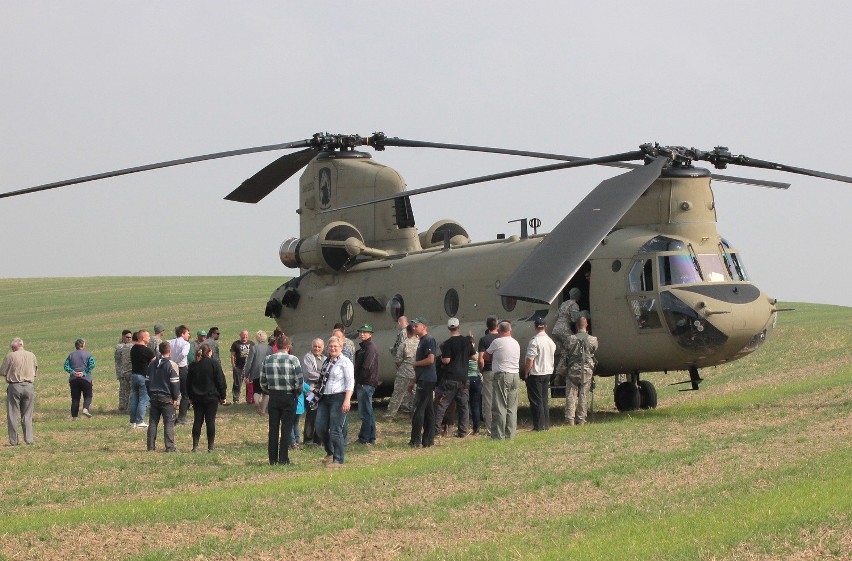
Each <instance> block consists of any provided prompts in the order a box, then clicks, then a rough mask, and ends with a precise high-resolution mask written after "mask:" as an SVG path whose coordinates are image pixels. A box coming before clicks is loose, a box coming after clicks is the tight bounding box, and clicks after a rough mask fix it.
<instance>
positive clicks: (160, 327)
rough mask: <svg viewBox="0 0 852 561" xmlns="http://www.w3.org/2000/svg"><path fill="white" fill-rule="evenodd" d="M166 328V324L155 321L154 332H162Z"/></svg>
mask: <svg viewBox="0 0 852 561" xmlns="http://www.w3.org/2000/svg"><path fill="white" fill-rule="evenodd" d="M165 330H166V326H165V325H163V324H162V323H155V324H154V333H162V332H163V331H165Z"/></svg>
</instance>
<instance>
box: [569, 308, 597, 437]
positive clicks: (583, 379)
mask: <svg viewBox="0 0 852 561" xmlns="http://www.w3.org/2000/svg"><path fill="white" fill-rule="evenodd" d="M588 325H589V322H588V320H587V319H586V318H585V317H584V316H580V318H579V319H577V334H576V335H572V336H571V337H569V338H568V345H567V353H566V356H565V363H566V366H567V371H566V374H567V380H566V383H567V387H566V389H565V392H566V398H565V421H566V422H567V423H568V424H569V425H574V424H577V425H582V424H585V422H586V407H587V403H588V398H589V388H590V387H591V385H592V376H594V374H595V365H596V364H597V362H598V361H597V359H595V353H596V352H597V351H598V339H597V337H593V336H592V335H589V334H588V332H586V328H587V327H588Z"/></svg>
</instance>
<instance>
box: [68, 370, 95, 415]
mask: <svg viewBox="0 0 852 561" xmlns="http://www.w3.org/2000/svg"><path fill="white" fill-rule="evenodd" d="M68 385H69V386H71V416H72V417H75V418H76V417H77V415H79V414H80V395H82V396H83V409H88V408H89V406H90V405H91V404H92V383H91V382H90V381H88V380H86V379H85V378H83V377H80V378H71V380H69V381H68Z"/></svg>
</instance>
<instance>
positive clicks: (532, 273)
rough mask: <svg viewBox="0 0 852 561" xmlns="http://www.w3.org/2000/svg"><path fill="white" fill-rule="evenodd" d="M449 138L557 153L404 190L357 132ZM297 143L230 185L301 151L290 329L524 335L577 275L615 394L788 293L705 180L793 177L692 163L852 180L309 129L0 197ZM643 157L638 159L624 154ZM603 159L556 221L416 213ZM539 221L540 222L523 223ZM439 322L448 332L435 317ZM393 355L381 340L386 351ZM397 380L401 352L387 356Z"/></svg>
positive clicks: (694, 364)
mask: <svg viewBox="0 0 852 561" xmlns="http://www.w3.org/2000/svg"><path fill="white" fill-rule="evenodd" d="M364 146H369V147H372V148H374V149H375V150H377V151H382V150H384V149H385V148H386V147H410V148H439V149H449V150H463V151H474V152H487V153H496V154H507V155H517V156H526V157H534V158H542V159H549V160H560V163H555V164H549V165H543V166H537V167H528V168H523V169H518V170H513V171H509V172H503V173H497V174H492V175H486V176H481V177H475V178H470V179H464V180H459V181H454V182H451V183H444V184H441V185H434V186H430V187H424V188H420V189H415V190H408V189H407V186H406V184H405V181H404V180H403V178H402V176H401V175H400V174H399V173H398V172H397V171H396V170H394V169H392V168H390V167H387V166H384V165H381V164H379V163H377V162H375V161H374V160H373V159H372V157H371V156H370V154H368V153H366V152H363V151H359V150H357V148H360V147H364ZM285 149H300V150H298V151H296V152H293V153H289V154H286V155H284V156H282V157H280V158H278V159H276V160H275V161H274V162H272V163H271V164H269V165H268V166H266V167H265V168H263V169H262V170H260V171H259V172H258V173H256V174H255V175H253V176H252V177H250V178H249V179H247V180H246V181H245V182H243V183H242V184H241V185H240V186H239V187H238V188H236V189H235V190H234V191H232V192H231V193H230V194H228V195H227V196H226V197H225V198H226V199H228V200H232V201H238V202H245V203H257V202H259V201H260V200H262V199H263V198H264V197H266V196H267V195H268V194H270V193H271V192H272V191H273V190H274V189H276V188H277V187H278V186H279V185H281V184H282V183H284V182H285V181H286V180H287V179H288V178H290V177H292V176H293V175H295V174H296V173H297V172H299V171H300V170H301V169H302V168H305V169H304V172H303V173H302V175H301V177H300V180H299V207H298V209H297V210H296V212H297V213H298V214H299V215H300V232H299V237H292V238H289V239H287V240H285V241H284V242H283V243H282V245H281V248H280V251H279V258H280V260H281V262H282V263H283V264H284V265H285V266H286V267H289V268H292V269H298V271H299V273H298V275H297V276H295V277H293V278H291V279H290V280H288V281H287V282H285V283H284V284H282V285H281V286H279V287H278V288H277V289H276V290H275V291H274V292H273V293H272V295H271V297H270V299H269V301H268V302H267V304H266V309H265V315H266V316H267V317H270V318H272V319H274V320H275V321H276V322H277V323H278V325H279V326H281V328H282V329H283V330H284V332H285V333H288V334H289V335H291V336H292V337H293V339H294V341H296V342H297V343H298V342H301V343H302V344H307V342H308V341H310V340H312V339H313V338H315V337H318V336H319V337H324V336H326V335H327V334H328V333H330V332H331V329H332V327H333V326H334V324H336V323H342V324H343V325H344V326H345V327H346V329H347V330H348V331H349V333H348V334H347V335H348V336H353V335H354V332H355V329H357V327H358V326H359V325H361V324H362V323H370V324H373V325H374V326H376V332H375V333H374V337H373V338H374V341H375V342H376V344H377V345H378V346H379V347H380V348H381V347H386V348H389V347H390V346H391V344H392V342H393V340H394V339H395V337H396V335H397V326H396V320H397V319H398V318H399V317H400V316H402V315H404V314H409V315H416V316H425V317H427V318H429V320H431V321H432V323H433V326H440V325H441V324H442V323H445V322H446V320H447V319H448V318H450V317H455V318H458V319H459V320H460V322H461V328H462V332H463V333H466V332H468V331H469V332H473V333H477V334H478V333H481V332H482V329H483V326H484V320H485V318H486V317H487V316H489V315H496V316H499V317H500V318H503V319H510V320H512V322H513V325H514V329H513V334H514V336H515V337H516V338H517V339H518V340H519V341H520V343H521V345H522V348H524V347H525V345H526V342H527V341H528V340H529V338H530V337H531V336H532V335H533V334H534V329H533V327H532V322H533V320H534V318H535V317H536V316H539V317H545V318H547V319H548V324H549V325H550V326H551V327H552V326H553V323H554V320H555V318H556V315H557V310H558V308H559V306H560V304H561V303H562V302H563V301H564V300H565V299H567V298H568V292H569V290H570V289H571V288H574V287H578V288H580V289H581V293H582V295H583V299H582V301H581V304H582V305H583V306H582V307H584V308H585V309H587V310H588V311H589V313H590V315H591V318H592V325H593V328H594V334H595V335H596V336H598V338H599V339H600V340H601V341H602V344H601V348H600V350H599V353H598V360H599V363H598V367H597V370H596V374H597V375H599V376H614V375H619V376H620V380H623V381H620V383H618V384H617V386H616V388H615V396H614V397H615V404H616V407H617V408H618V409H619V410H621V411H628V410H633V409H637V408H640V407H641V408H649V407H656V405H657V393H656V389H655V387H654V385H653V384H652V383H651V382H649V381H648V380H644V379H641V378H640V375H641V374H643V373H651V372H660V371H687V372H688V373H689V379H688V380H685V381H684V382H683V383H686V384H689V386H690V388H689V389H692V390H697V389H698V388H699V384H700V383H701V381H702V378H701V376H700V373H699V369H701V368H705V367H709V366H715V365H718V364H722V363H725V362H729V361H732V360H736V359H739V358H742V357H744V356H746V355H748V354H750V353H752V352H754V351H755V350H757V349H758V348H759V347H760V346H761V345H762V344H763V343H764V342H765V341H766V339H767V337H768V336H769V335H770V334H771V332H772V330H773V329H774V327H775V323H776V319H777V314H778V312H779V311H780V310H779V308H778V306H777V302H776V300H775V299H773V298H771V297H769V296H768V295H766V294H765V293H764V292H763V291H761V290H760V289H759V288H758V287H757V286H755V285H754V284H753V283H752V282H751V279H750V278H749V275H748V273H747V272H746V269H745V266H744V260H743V258H742V256H741V255H740V253H739V251H737V249H736V248H735V247H734V246H733V245H731V244H730V243H729V242H728V241H727V240H725V239H724V238H722V237H721V236H720V235H719V233H718V232H717V230H716V207H715V202H714V199H713V192H712V189H711V185H710V184H711V180H713V179H715V180H717V181H728V182H734V183H744V184H753V185H760V186H767V187H774V188H788V187H789V184H787V183H779V182H774V181H763V180H754V179H747V178H742V177H733V176H726V175H717V174H711V173H710V172H709V171H708V170H706V169H703V168H699V167H694V166H693V163H694V162H697V161H706V162H709V163H710V164H712V165H713V166H715V167H716V168H717V169H725V168H726V167H727V166H728V165H730V164H735V165H742V166H748V167H756V168H765V169H775V170H779V171H786V172H790V173H796V174H802V175H809V176H814V177H820V178H824V179H831V180H836V181H843V182H847V183H852V178H850V177H846V176H841V175H835V174H830V173H824V172H820V171H815V170H809V169H804V168H799V167H794V166H788V165H785V164H779V163H774V162H768V161H765V160H758V159H755V158H750V157H747V156H741V155H732V154H731V153H730V151H729V150H728V149H727V148H725V147H716V148H714V149H713V150H711V151H702V150H698V149H695V148H686V147H682V146H660V145H658V144H643V145H641V146H640V147H639V149H638V150H635V151H631V152H625V153H620V154H613V155H609V156H603V157H598V158H579V157H575V156H565V155H560V154H549V153H542V152H531V151H520V150H511V149H503V148H493V147H483V146H470V145H460V144H445V143H437V142H426V141H418V140H406V139H401V138H390V137H387V136H386V135H384V134H383V133H374V134H372V135H370V136H367V137H361V136H359V135H340V134H328V133H317V134H315V135H313V137H312V138H309V139H304V140H298V141H294V142H288V143H283V144H275V145H267V146H259V147H255V148H247V149H243V150H232V151H227V152H218V153H214V154H207V155H202V156H196V157H191V158H184V159H179V160H170V161H167V162H161V163H157V164H149V165H145V166H140V167H134V168H127V169H123V170H116V171H112V172H106V173H100V174H96V175H91V176H86V177H81V178H76V179H69V180H64V181H59V182H55V183H49V184H45V185H40V186H37V187H30V188H26V189H20V190H17V191H12V192H8V193H3V194H0V198H4V197H9V196H15V195H21V194H25V193H32V192H38V191H43V190H47V189H53V188H58V187H63V186H67V185H73V184H76V183H83V182H87V181H93V180H98V179H104V178H108V177H114V176H118V175H125V174H130V173H137V172H141V171H147V170H153V169H159V168H164V167H170V166H175V165H182V164H188V163H193V162H199V161H203V160H210V159H216V158H224V157H230V156H237V155H242V154H250V153H255V152H264V151H271V150H285ZM631 161H641V162H642V163H641V164H633V163H629V162H631ZM587 165H605V166H615V167H623V168H629V169H630V171H628V172H626V173H624V174H622V175H618V176H616V177H613V178H611V179H607V180H605V181H603V182H602V183H601V184H600V185H598V186H597V187H596V188H595V189H594V190H592V191H591V192H590V193H589V194H588V195H587V196H586V197H585V198H584V199H583V200H582V201H581V202H580V203H579V204H578V205H577V206H576V207H575V208H574V209H573V210H571V211H570V212H569V213H568V214H567V216H565V218H564V219H563V220H562V221H561V222H560V223H559V224H558V225H557V226H556V228H554V229H553V230H552V231H551V232H550V233H548V234H539V233H537V228H538V226H540V222H539V221H537V220H536V219H532V220H530V221H529V222H527V221H526V220H523V221H521V223H520V226H521V228H520V232H519V233H518V234H515V235H511V236H508V237H506V236H501V237H498V238H497V239H494V240H488V241H480V242H474V241H472V240H471V239H470V238H469V236H468V234H467V231H466V230H465V228H464V227H463V226H462V225H461V224H459V223H457V222H455V221H451V220H438V221H436V222H435V223H434V224H432V225H431V226H430V227H429V228H428V229H426V230H425V231H420V230H418V229H417V228H416V226H415V220H414V213H413V210H412V206H411V201H410V198H411V197H412V196H415V195H418V194H422V193H427V192H433V191H438V190H443V189H449V188H455V187H461V186H465V185H470V184H474V183H482V182H486V181H494V180H499V179H504V178H508V177H516V176H522V175H530V174H535V173H543V172H549V171H555V170H559V169H566V168H573V167H580V166H587ZM528 227H531V228H533V230H534V231H533V234H530V233H529V228H528ZM433 333H434V334H435V335H436V337H437V338H438V339H439V340H440V339H441V338H442V337H441V335H442V332H441V331H439V330H435V329H433ZM384 356H385V357H387V355H384ZM380 365H381V375H382V380H383V382H384V383H383V384H382V386H381V387H380V388H379V389H378V391H377V394H376V395H377V396H381V395H383V394H385V395H386V394H388V393H389V392H390V390H391V388H392V386H393V379H394V376H395V369H394V365H393V362H392V361H391V360H389V359H387V358H386V359H385V360H380Z"/></svg>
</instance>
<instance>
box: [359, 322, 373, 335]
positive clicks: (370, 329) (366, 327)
mask: <svg viewBox="0 0 852 561" xmlns="http://www.w3.org/2000/svg"><path fill="white" fill-rule="evenodd" d="M362 331H363V332H364V333H372V332H373V326H372V325H370V324H369V323H365V324H364V325H362V326H361V327H359V328H358V332H359V333H360V332H362Z"/></svg>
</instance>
